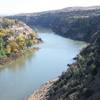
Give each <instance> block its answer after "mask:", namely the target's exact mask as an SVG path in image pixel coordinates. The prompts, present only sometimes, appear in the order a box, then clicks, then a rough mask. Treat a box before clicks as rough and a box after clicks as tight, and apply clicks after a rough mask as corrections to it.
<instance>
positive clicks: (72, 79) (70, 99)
mask: <svg viewBox="0 0 100 100" xmlns="http://www.w3.org/2000/svg"><path fill="white" fill-rule="evenodd" d="M74 59H75V60H76V62H75V63H74V64H72V65H69V64H68V66H69V68H68V70H67V71H66V72H63V73H62V75H61V76H60V77H59V79H58V81H56V82H55V83H54V84H53V85H52V86H51V88H50V90H49V91H48V93H47V95H46V96H47V98H48V100H100V36H99V37H98V38H96V40H95V41H94V42H93V43H92V44H91V45H89V46H87V47H86V48H85V49H83V50H82V51H81V52H80V54H79V55H78V56H77V57H76V58H74Z"/></svg>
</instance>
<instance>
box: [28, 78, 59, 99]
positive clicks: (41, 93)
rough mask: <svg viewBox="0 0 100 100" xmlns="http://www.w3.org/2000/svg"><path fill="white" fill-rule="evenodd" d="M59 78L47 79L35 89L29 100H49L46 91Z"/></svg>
mask: <svg viewBox="0 0 100 100" xmlns="http://www.w3.org/2000/svg"><path fill="white" fill-rule="evenodd" d="M57 79H58V78H56V79H53V80H50V81H47V82H46V83H45V84H43V85H42V86H41V87H40V88H39V89H37V90H35V91H34V92H33V94H32V95H31V96H30V97H29V98H28V100H47V97H46V93H47V91H48V90H49V89H50V88H51V86H52V85H53V84H54V82H55V81H57Z"/></svg>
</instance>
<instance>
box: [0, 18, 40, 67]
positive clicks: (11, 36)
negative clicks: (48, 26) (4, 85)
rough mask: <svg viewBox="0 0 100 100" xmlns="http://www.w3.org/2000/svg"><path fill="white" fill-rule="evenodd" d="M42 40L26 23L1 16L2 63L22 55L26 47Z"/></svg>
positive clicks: (0, 41) (0, 44) (0, 51)
mask: <svg viewBox="0 0 100 100" xmlns="http://www.w3.org/2000/svg"><path fill="white" fill-rule="evenodd" d="M40 41H41V39H39V38H38V35H37V33H36V32H34V31H33V30H32V29H31V28H30V27H29V26H27V25H26V24H25V23H23V22H21V21H17V20H10V19H7V18H0V64H1V65H2V64H5V63H7V62H10V61H12V60H15V59H16V58H18V57H20V56H21V55H22V54H24V52H25V51H26V49H28V48H31V47H32V46H33V45H34V44H37V43H39V42H40Z"/></svg>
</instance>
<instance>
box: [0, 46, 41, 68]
mask: <svg viewBox="0 0 100 100" xmlns="http://www.w3.org/2000/svg"><path fill="white" fill-rule="evenodd" d="M38 49H39V48H38V47H33V48H27V49H25V50H24V51H23V52H20V53H19V52H18V53H17V54H16V55H14V56H13V57H11V56H10V57H2V58H0V68H2V67H4V66H5V65H7V64H11V63H13V62H14V61H16V60H18V59H19V58H20V57H21V56H24V55H26V54H30V53H34V52H35V51H37V50H38Z"/></svg>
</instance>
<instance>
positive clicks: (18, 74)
mask: <svg viewBox="0 0 100 100" xmlns="http://www.w3.org/2000/svg"><path fill="white" fill-rule="evenodd" d="M39 35H40V37H41V38H42V40H43V41H44V43H43V44H39V45H38V47H39V48H40V49H39V50H38V51H37V52H35V53H33V54H29V55H28V54H26V55H25V56H23V57H21V58H19V59H18V60H16V61H14V62H13V63H11V64H9V65H6V66H5V67H3V68H0V100H26V99H27V97H28V96H29V95H30V94H32V92H33V90H35V89H37V88H38V87H40V86H41V84H43V83H45V82H46V81H47V80H50V79H53V78H56V77H57V76H58V75H60V74H61V73H62V71H64V70H66V69H67V64H68V63H72V62H73V60H72V58H73V57H75V56H76V55H77V54H78V53H79V52H80V50H81V49H82V48H83V46H84V45H85V43H84V42H79V41H74V40H70V39H66V38H64V37H61V36H58V35H56V34H53V33H40V34H39Z"/></svg>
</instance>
